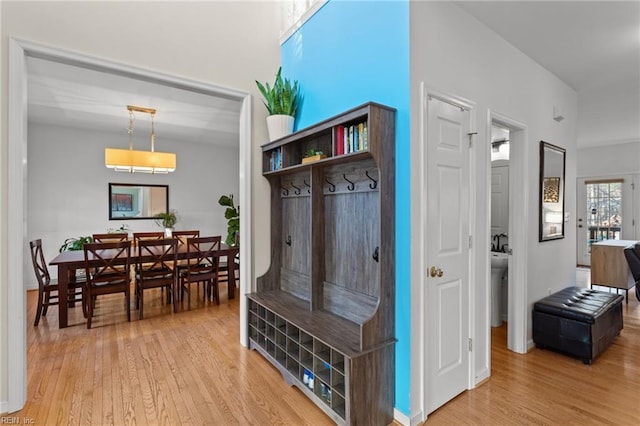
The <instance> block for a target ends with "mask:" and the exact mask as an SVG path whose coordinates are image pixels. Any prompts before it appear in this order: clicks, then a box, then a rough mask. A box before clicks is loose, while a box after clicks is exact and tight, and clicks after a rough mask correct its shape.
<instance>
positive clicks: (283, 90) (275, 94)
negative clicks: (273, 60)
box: [256, 67, 300, 117]
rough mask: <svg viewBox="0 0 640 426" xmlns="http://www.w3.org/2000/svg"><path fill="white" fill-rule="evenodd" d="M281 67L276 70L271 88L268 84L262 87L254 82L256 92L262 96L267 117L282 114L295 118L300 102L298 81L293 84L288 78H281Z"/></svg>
mask: <svg viewBox="0 0 640 426" xmlns="http://www.w3.org/2000/svg"><path fill="white" fill-rule="evenodd" d="M281 73H282V67H280V68H278V73H277V74H276V79H275V81H274V82H273V87H272V86H270V85H269V83H265V84H264V85H263V84H262V83H260V82H259V81H258V80H256V85H257V86H258V90H260V93H262V96H264V101H263V102H264V105H265V106H266V107H267V111H269V115H276V114H283V115H290V116H292V117H295V115H296V111H297V109H298V102H299V100H300V93H299V88H298V81H297V80H295V81H293V83H291V81H289V79H288V78H282V74H281Z"/></svg>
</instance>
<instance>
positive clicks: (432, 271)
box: [429, 266, 444, 278]
mask: <svg viewBox="0 0 640 426" xmlns="http://www.w3.org/2000/svg"><path fill="white" fill-rule="evenodd" d="M429 275H431V278H435V277H438V278H439V277H441V276H443V275H444V271H443V270H442V269H440V268H436V267H435V266H432V267H431V269H429Z"/></svg>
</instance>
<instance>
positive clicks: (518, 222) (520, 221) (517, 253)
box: [487, 111, 530, 369]
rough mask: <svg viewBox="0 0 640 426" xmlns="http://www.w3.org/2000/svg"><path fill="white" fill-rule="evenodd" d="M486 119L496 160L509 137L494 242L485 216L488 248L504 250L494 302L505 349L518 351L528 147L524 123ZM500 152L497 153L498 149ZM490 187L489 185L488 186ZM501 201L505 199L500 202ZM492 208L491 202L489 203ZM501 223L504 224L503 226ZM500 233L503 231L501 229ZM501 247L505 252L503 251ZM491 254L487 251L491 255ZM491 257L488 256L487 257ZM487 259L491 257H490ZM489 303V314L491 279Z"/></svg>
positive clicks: (523, 340)
mask: <svg viewBox="0 0 640 426" xmlns="http://www.w3.org/2000/svg"><path fill="white" fill-rule="evenodd" d="M488 117H489V120H488V123H487V127H488V128H489V129H492V128H493V129H496V131H495V132H494V135H495V140H496V142H498V143H496V144H495V145H497V146H496V151H497V152H496V154H498V155H500V156H499V157H498V161H501V162H503V163H502V164H503V165H504V164H505V163H504V161H505V160H504V158H505V154H506V152H507V148H506V143H505V141H506V140H508V142H509V144H508V147H509V148H508V155H509V160H508V165H509V167H508V171H507V172H506V174H505V177H506V178H507V180H508V189H507V192H508V195H507V198H508V202H506V204H508V208H507V212H508V217H509V220H508V223H507V229H508V230H507V232H506V237H505V236H503V237H500V241H499V242H498V239H496V241H494V240H493V231H492V230H491V226H492V224H491V216H492V215H491V214H490V215H489V217H488V222H489V223H488V224H487V226H488V228H489V238H490V239H491V240H490V241H487V247H492V245H494V244H495V245H497V247H496V249H497V250H498V251H499V252H501V253H505V254H504V255H503V256H504V257H505V258H506V274H505V279H504V281H501V284H503V286H501V290H502V291H501V292H500V295H499V297H497V302H496V303H500V304H501V306H502V309H501V312H500V318H499V319H500V321H504V322H503V324H506V325H503V326H506V327H507V348H508V349H509V350H511V351H514V352H518V353H526V352H527V349H528V348H527V321H528V310H527V288H526V287H527V286H526V282H527V281H526V277H527V264H526V258H527V256H526V252H527V249H526V247H527V232H526V230H527V229H528V222H529V212H528V211H527V207H526V206H527V203H526V199H527V197H528V195H527V194H529V191H530V190H529V185H530V182H529V179H527V176H528V168H529V165H528V162H527V161H526V146H527V143H526V141H527V125H526V124H524V123H522V122H520V121H517V120H514V119H512V118H510V117H508V116H506V115H503V114H499V113H496V112H493V111H489V114H488ZM492 142H493V138H491V135H489V138H488V147H489V148H488V149H489V150H490V151H492V150H493V148H492V145H493V144H492ZM501 148H502V153H501V154H500V149H501ZM487 163H488V166H487V167H488V169H489V170H491V165H492V164H491V153H489V154H488V155H487ZM489 176H491V173H489ZM489 187H490V188H491V185H489ZM487 197H491V189H489V190H488V191H487ZM503 202H504V201H503ZM491 208H493V205H491ZM502 226H504V225H502ZM500 233H501V234H502V233H504V232H503V231H500ZM503 249H504V251H503ZM491 254H492V253H490V255H491ZM490 257H491V256H490ZM489 262H490V260H489ZM487 293H488V297H487V299H488V303H487V313H488V315H489V318H490V315H491V312H492V311H491V308H492V306H491V305H492V304H491V296H492V294H491V293H492V292H491V282H489V285H488V286H487ZM487 325H488V326H487V336H488V339H489V341H490V339H491V321H488V322H487ZM490 368H491V360H489V369H490Z"/></svg>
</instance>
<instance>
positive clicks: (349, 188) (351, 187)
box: [342, 173, 356, 191]
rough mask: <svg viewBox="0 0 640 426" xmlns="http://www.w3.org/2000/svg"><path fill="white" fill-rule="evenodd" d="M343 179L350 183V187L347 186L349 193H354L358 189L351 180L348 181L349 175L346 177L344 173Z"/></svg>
mask: <svg viewBox="0 0 640 426" xmlns="http://www.w3.org/2000/svg"><path fill="white" fill-rule="evenodd" d="M342 177H343V178H344V180H346V181H347V182H349V185H347V189H348V190H349V191H353V190H354V189H356V185H355V184H354V183H353V182H351V181H350V180H349V179H347V175H345V174H344V173H343V174H342Z"/></svg>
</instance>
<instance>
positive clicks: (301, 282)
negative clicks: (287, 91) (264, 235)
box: [247, 103, 395, 425]
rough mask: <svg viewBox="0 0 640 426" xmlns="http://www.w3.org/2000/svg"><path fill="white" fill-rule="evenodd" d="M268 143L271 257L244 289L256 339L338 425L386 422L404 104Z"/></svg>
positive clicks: (369, 109)
mask: <svg viewBox="0 0 640 426" xmlns="http://www.w3.org/2000/svg"><path fill="white" fill-rule="evenodd" d="M309 150H319V151H322V152H323V154H324V155H325V158H321V159H317V160H316V161H313V162H307V161H305V162H304V163H303V161H302V159H303V157H304V155H305V153H306V152H307V151H309ZM262 151H263V174H264V176H265V177H266V178H267V179H268V180H269V183H270V187H271V264H270V267H269V269H268V271H267V272H266V273H265V274H264V275H263V276H261V277H259V278H258V279H257V285H256V291H255V292H254V293H251V294H249V295H247V297H248V299H249V316H248V327H249V333H248V334H249V340H250V347H251V348H252V349H255V350H257V351H259V352H260V353H261V354H262V355H263V356H264V357H265V358H266V359H267V360H269V361H270V362H271V363H273V365H275V366H276V367H277V368H278V369H279V370H280V371H281V373H282V375H283V376H284V378H285V380H286V381H287V382H288V383H290V384H292V385H294V386H296V387H298V388H299V389H300V390H301V391H302V392H303V393H304V394H305V395H307V396H308V397H309V398H310V399H311V400H312V401H313V402H314V403H315V404H316V405H318V407H320V408H321V409H322V410H323V411H324V412H325V413H327V415H329V416H330V417H331V418H332V419H333V420H334V421H335V422H336V423H338V424H363V425H373V424H389V423H390V422H391V421H392V420H393V406H394V377H395V370H394V343H395V336H394V330H395V324H394V321H395V316H394V303H395V259H394V257H395V251H394V249H395V110H393V109H392V108H389V107H385V106H383V105H379V104H375V103H367V104H365V105H362V106H360V107H357V108H354V109H352V110H349V111H347V112H345V113H343V114H340V115H338V116H335V117H332V118H330V119H328V120H325V121H323V122H321V123H318V124H316V125H314V126H311V127H308V128H306V129H303V130H300V131H298V132H296V133H294V134H292V135H289V136H286V137H284V138H281V139H279V140H276V141H273V142H270V143H268V144H266V145H264V146H263V147H262Z"/></svg>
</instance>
